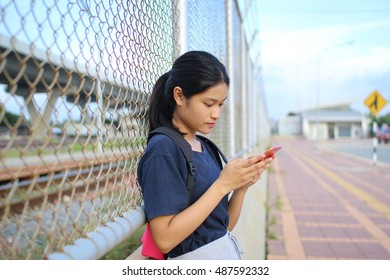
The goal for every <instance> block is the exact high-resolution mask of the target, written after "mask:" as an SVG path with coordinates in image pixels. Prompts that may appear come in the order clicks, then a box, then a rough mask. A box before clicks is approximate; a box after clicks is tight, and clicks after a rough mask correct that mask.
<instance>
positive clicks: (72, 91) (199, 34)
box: [0, 0, 269, 259]
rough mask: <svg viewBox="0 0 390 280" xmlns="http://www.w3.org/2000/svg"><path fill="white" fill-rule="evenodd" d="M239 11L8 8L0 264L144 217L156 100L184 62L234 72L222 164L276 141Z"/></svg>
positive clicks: (146, 6) (138, 2)
mask: <svg viewBox="0 0 390 280" xmlns="http://www.w3.org/2000/svg"><path fill="white" fill-rule="evenodd" d="M241 2H243V3H241ZM249 2H251V1H249ZM241 5H243V7H247V6H248V5H249V4H248V3H247V1H233V0H226V1H225V0H216V1H197V0H183V1H182V0H131V1H130V0H128V1H122V0H69V1H61V0H37V1H24V0H3V1H1V2H0V9H1V15H0V146H1V152H0V259H47V258H50V255H51V254H53V253H55V252H62V251H64V248H66V247H67V246H69V245H72V244H75V243H77V240H80V239H83V238H84V239H85V238H89V236H90V234H91V233H93V232H96V230H97V229H99V228H104V227H106V226H107V225H109V224H110V223H115V222H116V221H117V220H118V218H121V217H125V216H126V215H128V213H130V212H131V211H132V210H134V209H137V207H138V206H139V205H140V204H141V202H142V197H141V194H140V191H139V186H138V184H137V179H136V176H135V175H136V167H137V163H138V160H139V158H140V156H141V155H142V152H143V149H144V148H145V145H146V136H147V131H148V126H147V120H146V118H145V113H146V110H147V106H148V105H147V103H148V98H149V95H150V93H151V89H152V87H153V84H154V82H155V81H156V80H157V78H158V77H159V76H160V75H161V74H163V73H164V72H166V71H168V70H169V69H170V67H171V64H172V62H173V60H174V59H175V58H176V57H177V56H178V55H179V54H180V53H182V52H183V51H186V50H191V49H198V50H206V51H209V52H211V53H213V54H214V55H216V56H217V57H218V58H219V59H220V60H221V61H222V62H223V63H224V64H225V65H227V66H228V70H229V73H230V76H231V79H232V87H231V89H230V92H231V95H232V97H231V98H229V101H228V105H227V106H226V107H225V109H224V110H225V114H224V116H223V119H222V120H221V121H220V126H219V127H218V128H217V129H216V130H215V131H214V132H213V134H212V136H211V137H212V138H213V139H214V140H215V141H216V142H217V143H218V144H219V145H220V146H221V147H222V149H223V150H224V151H226V154H227V155H228V156H229V157H230V158H231V157H234V156H236V155H239V154H240V153H243V151H245V150H246V149H249V148H250V147H251V146H253V145H256V144H258V143H259V141H260V140H261V139H265V138H266V137H268V133H269V132H268V131H269V129H268V124H267V121H266V120H265V117H266V114H265V113H264V112H265V110H264V104H263V103H262V98H261V95H262V92H261V90H260V88H261V85H260V84H259V83H260V79H259V78H258V77H259V76H260V72H259V71H258V68H259V66H258V63H257V64H256V63H255V62H256V61H255V60H254V57H253V55H252V54H251V53H250V49H249V48H250V46H248V44H247V42H248V39H247V37H248V35H245V34H244V32H243V30H244V26H245V24H244V19H243V11H244V9H243V8H242V7H241ZM183 18H184V19H185V20H186V22H187V26H183V25H182V24H181V23H182V22H183V21H182V20H183ZM183 38H186V40H187V41H186V42H187V45H186V46H184V45H183V43H182V42H183ZM254 86H255V87H254ZM254 88H256V90H253V89H254ZM261 123H264V125H262V129H260V124H261ZM262 133H263V134H262ZM130 223H131V222H130ZM130 234H131V233H130V232H126V234H125V237H126V236H127V237H128V236H129V235H130ZM125 237H117V238H118V239H119V240H117V241H116V242H115V244H118V243H119V242H121V241H123V239H124V238H125ZM97 246H103V245H102V244H98V245H97ZM110 246H111V247H112V246H114V245H110ZM111 247H110V248H105V249H104V250H102V252H106V251H107V250H109V249H112V248H111ZM102 254H103V253H100V256H101V255H102ZM76 257H77V256H76Z"/></svg>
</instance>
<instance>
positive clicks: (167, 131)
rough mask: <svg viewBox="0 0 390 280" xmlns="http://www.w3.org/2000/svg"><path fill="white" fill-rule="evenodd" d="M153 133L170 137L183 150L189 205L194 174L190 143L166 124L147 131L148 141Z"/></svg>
mask: <svg viewBox="0 0 390 280" xmlns="http://www.w3.org/2000/svg"><path fill="white" fill-rule="evenodd" d="M155 134H164V135H166V136H168V137H169V138H171V139H172V140H173V142H175V143H176V145H177V146H178V147H179V148H180V150H181V151H182V152H183V154H184V156H185V158H186V161H187V170H188V178H187V185H186V187H187V195H188V205H190V202H191V196H192V187H193V185H194V176H195V171H196V167H195V163H194V159H193V155H192V149H191V145H190V144H189V143H188V142H187V141H186V140H185V139H184V137H183V135H182V134H180V132H178V131H177V130H175V129H173V128H170V127H166V126H160V127H158V128H156V129H154V130H152V131H151V132H150V133H149V137H148V141H149V139H150V138H152V136H153V135H155Z"/></svg>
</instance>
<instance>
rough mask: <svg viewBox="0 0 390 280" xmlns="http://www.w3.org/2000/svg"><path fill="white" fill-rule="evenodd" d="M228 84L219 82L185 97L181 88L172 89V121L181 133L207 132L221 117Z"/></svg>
mask: <svg viewBox="0 0 390 280" xmlns="http://www.w3.org/2000/svg"><path fill="white" fill-rule="evenodd" d="M227 93H228V86H227V85H226V84H225V83H220V84H218V85H216V86H214V87H212V88H209V89H207V90H206V91H204V92H202V93H200V94H196V95H193V96H192V97H191V98H186V97H185V96H184V95H183V94H182V91H181V88H179V87H176V88H175V89H174V98H175V100H176V109H175V113H174V115H173V123H174V124H175V125H176V126H177V127H178V128H179V130H180V131H181V132H182V133H186V134H190V135H192V134H195V133H196V132H197V131H198V132H200V133H202V134H208V133H210V132H211V131H212V129H213V128H214V127H215V125H216V123H217V121H218V119H219V118H220V117H221V112H222V107H223V105H224V103H225V101H226V98H227Z"/></svg>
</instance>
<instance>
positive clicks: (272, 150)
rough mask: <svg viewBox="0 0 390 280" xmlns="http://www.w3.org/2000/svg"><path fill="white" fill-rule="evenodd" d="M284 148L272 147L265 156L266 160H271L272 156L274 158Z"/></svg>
mask: <svg viewBox="0 0 390 280" xmlns="http://www.w3.org/2000/svg"><path fill="white" fill-rule="evenodd" d="M281 148H282V146H272V147H271V148H269V149H268V150H267V151H266V152H265V153H264V154H265V158H269V157H271V156H273V154H275V153H276V152H277V151H279V150H280V149H281Z"/></svg>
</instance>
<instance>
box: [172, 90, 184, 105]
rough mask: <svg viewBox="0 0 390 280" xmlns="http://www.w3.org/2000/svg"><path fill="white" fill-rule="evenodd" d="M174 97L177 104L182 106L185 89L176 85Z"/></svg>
mask: <svg viewBox="0 0 390 280" xmlns="http://www.w3.org/2000/svg"><path fill="white" fill-rule="evenodd" d="M173 99H175V101H176V104H177V105H178V106H181V105H182V104H183V101H184V95H183V90H182V89H181V87H175V88H174V89H173Z"/></svg>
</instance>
